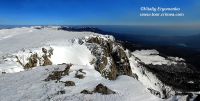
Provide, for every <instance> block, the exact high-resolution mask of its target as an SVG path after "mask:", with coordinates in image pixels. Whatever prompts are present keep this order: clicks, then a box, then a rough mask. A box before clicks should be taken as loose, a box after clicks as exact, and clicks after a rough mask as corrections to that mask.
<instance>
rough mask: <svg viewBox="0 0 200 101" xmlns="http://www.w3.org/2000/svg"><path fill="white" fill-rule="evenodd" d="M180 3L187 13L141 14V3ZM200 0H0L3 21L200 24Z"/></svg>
mask: <svg viewBox="0 0 200 101" xmlns="http://www.w3.org/2000/svg"><path fill="white" fill-rule="evenodd" d="M142 6H148V7H152V6H153V7H158V6H160V7H180V8H181V9H182V12H183V13H185V16H184V17H140V16H139V13H140V7H142ZM199 9H200V0H0V24H1V25H4V24H7V25H49V24H51V25H166V24H170V25H171V24H173V25H196V24H197V25H199V24H200V11H199Z"/></svg>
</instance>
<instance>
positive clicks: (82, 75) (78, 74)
mask: <svg viewBox="0 0 200 101" xmlns="http://www.w3.org/2000/svg"><path fill="white" fill-rule="evenodd" d="M85 74H86V73H85V72H83V69H79V70H78V71H76V74H75V78H79V79H83V78H84V77H85V76H84V75H85Z"/></svg>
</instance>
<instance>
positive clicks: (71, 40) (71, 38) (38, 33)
mask: <svg viewBox="0 0 200 101" xmlns="http://www.w3.org/2000/svg"><path fill="white" fill-rule="evenodd" d="M0 36H1V40H0V47H2V48H1V49H0V55H1V62H0V72H1V73H3V74H1V75H0V99H1V101H13V99H14V100H15V101H27V100H31V101H32V100H39V101H49V100H53V101H147V100H148V101H159V100H161V99H160V98H157V97H156V96H154V95H152V94H150V93H149V91H148V90H147V89H146V87H145V86H143V85H142V84H141V83H140V82H139V81H137V80H136V79H134V78H133V77H129V76H125V75H122V76H118V78H117V79H116V80H108V79H105V78H104V77H102V75H101V74H100V73H99V72H98V71H96V70H95V68H94V64H91V63H90V62H91V61H92V60H94V59H95V56H94V55H93V54H92V53H91V49H89V47H90V48H93V47H96V46H98V45H95V44H92V43H90V44H89V46H88V44H82V43H83V42H82V41H84V40H85V39H88V38H90V37H95V36H98V37H101V38H103V39H104V40H107V39H109V40H110V39H111V40H113V39H112V37H110V36H102V35H99V34H97V33H92V32H68V31H62V30H57V28H55V27H54V28H46V27H45V28H40V27H38V28H34V27H31V28H25V27H24V28H14V29H2V30H0ZM99 47H100V46H99ZM43 48H45V49H47V50H49V49H51V48H52V49H53V54H52V56H50V60H51V61H52V63H53V65H48V66H39V65H40V64H39V62H37V64H36V65H35V66H36V67H34V68H32V69H28V70H24V67H23V66H24V65H25V64H27V63H28V62H30V60H29V59H30V57H31V56H32V55H33V54H37V57H39V58H42V57H43V56H44V51H43V50H42V49H43ZM98 51H100V50H98ZM100 52H101V51H100ZM16 57H17V59H18V60H17V59H16ZM108 60H109V59H108ZM19 61H20V62H21V64H20V63H19ZM63 63H68V64H69V63H72V64H73V65H72V67H70V70H69V75H62V76H61V78H60V79H59V80H49V81H45V79H47V78H48V76H49V75H51V74H52V73H54V72H56V71H62V70H64V69H65V68H66V66H65V64H63ZM58 64H62V65H58ZM80 69H82V71H83V72H84V73H83V74H84V78H83V79H78V78H76V77H75V76H76V75H77V74H76V73H77V71H78V70H80ZM20 71H21V72H20ZM85 73H86V74H85ZM65 81H73V82H74V83H75V86H65V83H64V82H65ZM99 83H102V84H103V85H105V86H107V87H108V88H109V89H111V90H113V91H115V92H116V94H110V95H102V94H99V93H93V94H81V93H80V92H81V91H82V90H84V89H87V90H93V89H94V88H95V86H97V85H98V84H99Z"/></svg>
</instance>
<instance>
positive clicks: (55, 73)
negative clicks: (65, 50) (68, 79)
mask: <svg viewBox="0 0 200 101" xmlns="http://www.w3.org/2000/svg"><path fill="white" fill-rule="evenodd" d="M71 66H72V64H66V67H65V69H64V70H63V71H53V72H52V73H51V74H49V76H48V77H47V78H46V79H45V81H50V80H56V81H59V80H60V79H61V77H62V76H65V75H69V69H70V67H71Z"/></svg>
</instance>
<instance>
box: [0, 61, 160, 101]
mask: <svg viewBox="0 0 200 101" xmlns="http://www.w3.org/2000/svg"><path fill="white" fill-rule="evenodd" d="M64 68H65V66H64V65H58V66H55V65H54V66H46V67H36V68H34V69H32V70H29V71H24V72H18V73H12V74H5V75H1V76H0V81H1V82H0V99H1V101H13V99H14V100H15V101H27V100H31V101H32V100H37V101H49V100H52V101H147V100H148V101H158V100H159V98H157V97H155V96H153V95H151V94H150V93H148V91H147V90H146V89H145V87H144V86H143V85H142V84H141V83H140V82H138V81H137V80H136V79H134V78H132V77H128V76H120V77H118V79H117V80H115V81H110V80H107V79H105V78H103V77H102V76H101V74H100V73H98V72H97V71H96V70H94V69H93V67H90V66H85V65H73V66H72V67H71V69H70V73H69V75H66V76H63V77H62V78H61V80H60V81H67V80H71V81H74V82H75V86H69V87H68V86H65V85H64V83H62V82H57V83H56V82H55V81H48V82H47V81H44V80H45V79H46V78H47V76H48V75H49V74H51V72H52V71H59V70H62V69H64ZM78 69H83V71H84V72H85V73H86V75H85V76H86V77H85V78H84V79H78V78H75V77H74V76H75V72H76V70H78ZM99 83H102V84H104V85H106V86H107V87H109V88H110V89H112V90H113V91H115V92H117V93H116V94H110V95H102V94H99V93H94V94H91V95H90V94H81V93H80V92H81V91H82V90H84V89H87V90H92V89H94V88H95V86H96V85H97V84H99ZM60 91H65V94H59V92H60Z"/></svg>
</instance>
